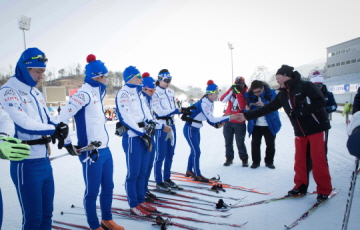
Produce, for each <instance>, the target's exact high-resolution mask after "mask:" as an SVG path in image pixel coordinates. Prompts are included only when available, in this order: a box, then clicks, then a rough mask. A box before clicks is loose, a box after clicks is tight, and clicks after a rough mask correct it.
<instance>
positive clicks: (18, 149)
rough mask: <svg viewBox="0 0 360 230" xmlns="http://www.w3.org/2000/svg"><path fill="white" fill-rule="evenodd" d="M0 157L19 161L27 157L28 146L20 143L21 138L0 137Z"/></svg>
mask: <svg viewBox="0 0 360 230" xmlns="http://www.w3.org/2000/svg"><path fill="white" fill-rule="evenodd" d="M0 140H2V141H3V142H2V143H0V158H1V159H9V160H11V161H21V160H24V159H26V158H28V157H29V155H30V146H29V145H26V144H22V143H21V140H19V139H16V138H14V137H0Z"/></svg>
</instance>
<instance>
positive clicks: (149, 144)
mask: <svg viewBox="0 0 360 230" xmlns="http://www.w3.org/2000/svg"><path fill="white" fill-rule="evenodd" d="M140 138H141V139H143V140H144V142H145V145H146V147H147V148H148V150H149V152H151V151H152V147H153V146H152V142H151V137H150V136H148V135H147V134H146V133H145V134H144V135H143V136H141V137H140Z"/></svg>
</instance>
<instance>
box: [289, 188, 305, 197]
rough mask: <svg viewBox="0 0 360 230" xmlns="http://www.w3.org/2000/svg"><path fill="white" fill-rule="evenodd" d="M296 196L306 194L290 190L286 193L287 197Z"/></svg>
mask: <svg viewBox="0 0 360 230" xmlns="http://www.w3.org/2000/svg"><path fill="white" fill-rule="evenodd" d="M298 195H302V196H305V195H306V192H305V191H300V190H299V189H291V190H290V191H288V196H298Z"/></svg>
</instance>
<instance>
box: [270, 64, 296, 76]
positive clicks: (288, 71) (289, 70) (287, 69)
mask: <svg viewBox="0 0 360 230" xmlns="http://www.w3.org/2000/svg"><path fill="white" fill-rule="evenodd" d="M293 70H294V67H292V66H288V65H282V66H281V68H280V69H278V71H277V72H276V74H275V75H278V74H281V75H284V76H287V77H293V76H294V72H293Z"/></svg>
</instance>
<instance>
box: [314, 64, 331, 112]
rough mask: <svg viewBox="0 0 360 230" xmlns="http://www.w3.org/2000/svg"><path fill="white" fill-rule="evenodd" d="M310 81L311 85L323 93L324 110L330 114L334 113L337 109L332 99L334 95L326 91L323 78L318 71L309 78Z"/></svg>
mask: <svg viewBox="0 0 360 230" xmlns="http://www.w3.org/2000/svg"><path fill="white" fill-rule="evenodd" d="M310 81H311V82H312V83H314V84H315V85H316V86H317V87H318V88H319V89H320V91H321V92H322V93H323V95H324V98H325V101H326V104H325V109H326V112H327V113H328V114H329V113H332V112H335V111H336V109H337V104H336V101H335V98H334V94H333V93H332V92H330V91H328V90H327V87H326V85H325V84H324V78H323V77H322V76H321V74H320V72H319V71H315V72H314V73H313V75H312V77H311V78H310Z"/></svg>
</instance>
